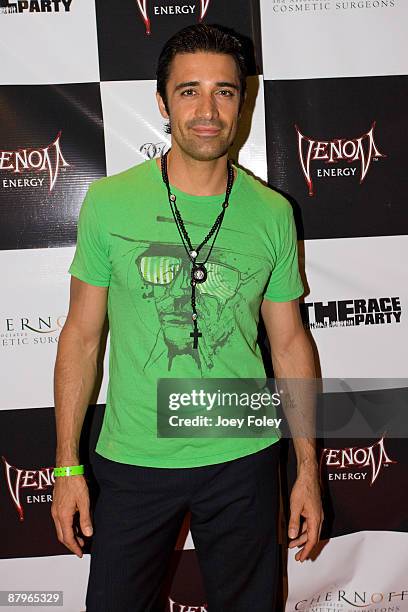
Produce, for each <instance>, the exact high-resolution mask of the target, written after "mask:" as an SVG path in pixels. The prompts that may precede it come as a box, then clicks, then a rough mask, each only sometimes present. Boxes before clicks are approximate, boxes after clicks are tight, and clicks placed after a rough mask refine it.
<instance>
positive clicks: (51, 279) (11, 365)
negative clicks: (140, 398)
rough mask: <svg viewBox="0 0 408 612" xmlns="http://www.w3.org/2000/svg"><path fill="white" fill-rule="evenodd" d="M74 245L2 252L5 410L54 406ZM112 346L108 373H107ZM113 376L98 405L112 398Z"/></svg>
mask: <svg viewBox="0 0 408 612" xmlns="http://www.w3.org/2000/svg"><path fill="white" fill-rule="evenodd" d="M74 250H75V249H74V247H66V248H58V249H24V250H22V251H18V250H14V251H1V252H0V266H1V269H2V270H6V271H7V273H6V274H4V275H3V279H2V300H1V302H0V371H1V379H2V381H1V387H2V392H1V394H0V409H1V410H7V409H11V408H41V407H47V406H53V405H54V398H53V374H54V363H55V357H56V354H57V346H58V344H57V343H58V337H59V334H60V331H61V328H62V326H63V325H64V322H65V318H66V315H67V312H68V304H69V283H70V278H71V277H70V275H69V274H68V268H69V264H70V263H71V261H72V258H73V254H74ZM108 353H109V345H108V347H107V351H106V355H105V363H104V371H105V372H107V371H108V370H107V358H108ZM106 384H107V376H105V377H104V383H103V385H102V387H101V390H100V393H99V398H98V402H99V403H103V402H104V401H105V398H106Z"/></svg>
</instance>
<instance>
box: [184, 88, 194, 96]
mask: <svg viewBox="0 0 408 612" xmlns="http://www.w3.org/2000/svg"><path fill="white" fill-rule="evenodd" d="M190 93H195V92H194V89H185V90H184V91H183V92H182V94H181V95H182V96H185V95H186V94H187V95H188V94H190Z"/></svg>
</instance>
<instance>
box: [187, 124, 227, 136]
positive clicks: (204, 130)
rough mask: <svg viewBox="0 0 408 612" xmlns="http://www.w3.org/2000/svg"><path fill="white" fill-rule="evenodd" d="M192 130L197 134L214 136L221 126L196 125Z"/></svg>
mask: <svg viewBox="0 0 408 612" xmlns="http://www.w3.org/2000/svg"><path fill="white" fill-rule="evenodd" d="M192 130H193V132H195V133H196V134H198V135H199V136H216V135H217V134H219V133H220V131H221V128H217V127H208V126H205V125H196V126H195V127H193V128H192Z"/></svg>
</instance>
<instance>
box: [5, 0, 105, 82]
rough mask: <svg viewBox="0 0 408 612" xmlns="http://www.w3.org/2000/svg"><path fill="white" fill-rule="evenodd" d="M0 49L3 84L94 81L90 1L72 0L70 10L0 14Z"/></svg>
mask: <svg viewBox="0 0 408 612" xmlns="http://www.w3.org/2000/svg"><path fill="white" fill-rule="evenodd" d="M13 4H15V3H13ZM0 49H1V71H0V83H1V84H3V85H20V84H24V85H31V84H35V85H43V84H48V83H87V82H93V81H99V60H98V44H97V32H96V15H95V3H94V2H90V1H89V0H88V1H87V2H81V1H78V0H72V2H71V4H70V10H69V12H66V11H65V10H64V9H63V8H62V5H61V9H60V11H59V12H54V11H52V12H44V13H30V12H28V11H24V12H22V13H2V12H0Z"/></svg>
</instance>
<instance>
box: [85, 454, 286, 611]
mask: <svg viewBox="0 0 408 612" xmlns="http://www.w3.org/2000/svg"><path fill="white" fill-rule="evenodd" d="M279 447H280V444H279V442H278V443H275V444H273V445H271V446H268V447H267V448H265V449H263V450H261V451H258V452H256V453H253V454H251V455H247V456H245V457H240V458H239V459H234V460H232V461H227V462H224V463H218V464H216V465H208V466H202V467H193V468H154V467H142V466H134V465H129V464H124V463H119V462H116V461H111V460H109V459H105V458H104V457H102V456H101V455H98V454H97V453H95V459H94V460H93V462H92V465H93V468H94V473H95V477H96V479H97V481H98V484H99V486H100V495H99V497H98V499H97V502H96V506H95V512H94V517H93V522H94V535H93V543H92V551H91V566H90V575H89V582H88V590H87V596H86V609H87V612H149V611H150V610H152V606H153V604H154V601H155V599H156V597H157V594H158V592H159V590H160V587H161V584H162V581H163V578H164V576H165V574H166V570H167V567H168V562H169V560H170V557H171V555H172V553H173V550H174V547H175V543H176V540H177V536H178V534H179V530H180V527H181V525H182V522H183V519H184V517H185V514H186V512H187V511H188V510H190V511H191V523H190V530H191V535H192V538H193V542H194V546H195V549H196V553H197V556H198V561H199V565H200V568H201V572H202V577H203V581H204V587H205V591H206V596H207V603H208V612H249V611H254V612H255V611H256V612H274V610H275V597H276V590H277V580H278V542H277V524H278V508H279V494H278V461H279V450H280V449H279Z"/></svg>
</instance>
